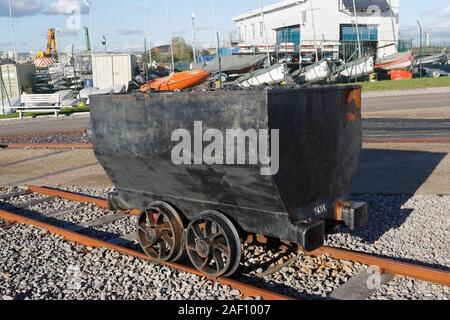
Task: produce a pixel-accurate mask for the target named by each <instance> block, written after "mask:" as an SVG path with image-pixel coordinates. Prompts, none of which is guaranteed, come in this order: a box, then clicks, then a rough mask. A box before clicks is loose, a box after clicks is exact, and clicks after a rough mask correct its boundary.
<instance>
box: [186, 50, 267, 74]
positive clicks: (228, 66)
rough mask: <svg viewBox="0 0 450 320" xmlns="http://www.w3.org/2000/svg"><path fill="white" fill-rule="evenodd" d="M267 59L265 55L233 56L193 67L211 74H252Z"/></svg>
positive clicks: (215, 59)
mask: <svg viewBox="0 0 450 320" xmlns="http://www.w3.org/2000/svg"><path fill="white" fill-rule="evenodd" d="M266 59H267V56H266V55H265V54H259V55H247V56H246V55H231V56H224V57H221V58H220V68H219V61H218V59H217V58H214V59H213V60H212V61H211V62H210V63H208V64H206V63H197V64H195V65H194V66H193V69H194V70H204V71H206V72H209V73H215V72H219V69H220V71H221V72H223V73H226V74H243V73H247V72H251V71H253V70H256V69H258V68H260V67H261V65H262V64H263V63H264V61H265V60H266Z"/></svg>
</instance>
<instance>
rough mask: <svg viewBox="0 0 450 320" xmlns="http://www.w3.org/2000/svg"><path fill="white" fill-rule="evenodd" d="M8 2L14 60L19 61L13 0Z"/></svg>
mask: <svg viewBox="0 0 450 320" xmlns="http://www.w3.org/2000/svg"><path fill="white" fill-rule="evenodd" d="M8 3H9V20H10V23H11V36H12V42H13V48H14V59H13V60H15V61H17V47H16V34H15V32H14V21H13V13H12V4H11V0H9V1H8Z"/></svg>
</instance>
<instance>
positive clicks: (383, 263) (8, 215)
mask: <svg viewBox="0 0 450 320" xmlns="http://www.w3.org/2000/svg"><path fill="white" fill-rule="evenodd" d="M27 190H28V191H30V192H32V193H38V194H42V195H47V196H52V197H58V198H60V199H65V200H68V201H74V202H81V203H92V204H95V205H97V206H98V207H100V208H104V209H105V208H107V202H106V200H104V199H101V198H96V197H91V196H86V195H80V194H76V193H72V192H68V191H62V190H57V189H52V188H47V187H38V186H32V185H30V186H28V187H27ZM129 213H130V214H138V213H139V211H137V210H136V211H132V212H129ZM0 219H4V220H6V221H9V222H16V223H21V224H27V225H32V226H36V227H39V228H42V229H45V230H47V231H49V232H51V233H53V234H57V235H60V236H62V237H64V238H65V239H66V240H68V241H73V242H76V243H78V244H80V245H84V246H89V247H95V248H105V249H109V250H114V251H117V252H119V253H122V254H126V255H130V256H133V257H136V258H139V259H143V260H148V257H147V256H146V255H145V254H144V253H142V252H140V251H136V250H133V249H130V248H126V247H123V246H120V245H117V244H113V243H110V242H107V241H103V240H99V239H96V238H93V237H90V236H86V235H82V234H80V233H77V232H74V231H69V230H66V229H64V228H60V227H56V226H53V225H50V224H47V223H44V222H42V221H39V220H36V219H32V218H29V217H24V216H22V215H18V214H15V213H12V212H9V211H5V210H0ZM308 254H309V255H313V256H320V255H329V256H330V257H332V258H335V259H339V260H348V261H353V262H359V263H361V264H365V265H370V266H372V265H375V266H378V267H380V269H381V270H382V271H384V272H386V273H391V274H395V275H399V276H405V277H409V278H414V279H417V280H423V281H427V282H432V283H436V284H441V285H446V286H450V272H448V271H445V270H439V269H434V268H429V267H424V266H420V265H416V264H412V263H406V262H400V261H397V260H395V259H392V258H387V257H377V256H373V255H369V254H364V253H359V252H355V251H350V250H345V249H338V248H332V247H323V248H320V249H318V250H316V251H314V252H311V253H308ZM163 265H166V266H168V267H171V268H173V269H176V270H179V271H181V272H187V273H191V274H195V275H197V276H201V277H204V275H203V274H201V273H200V272H199V271H197V270H196V269H195V268H192V267H189V266H184V265H180V264H176V263H164V264H163ZM210 280H214V281H216V282H218V283H220V284H222V285H228V286H230V287H233V288H235V289H237V290H239V291H240V292H241V293H242V294H243V295H245V296H252V297H254V296H260V297H262V298H263V299H265V300H289V299H290V298H288V297H286V296H283V295H280V294H277V293H273V292H270V291H267V290H264V289H260V288H256V287H253V286H250V285H248V284H245V283H241V282H239V281H237V280H234V279H227V278H219V279H210Z"/></svg>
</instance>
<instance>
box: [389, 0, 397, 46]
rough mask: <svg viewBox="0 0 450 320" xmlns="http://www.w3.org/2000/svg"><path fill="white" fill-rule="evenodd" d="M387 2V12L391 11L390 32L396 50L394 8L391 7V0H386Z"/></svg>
mask: <svg viewBox="0 0 450 320" xmlns="http://www.w3.org/2000/svg"><path fill="white" fill-rule="evenodd" d="M388 2H389V12H390V13H391V24H392V33H393V35H394V44H395V49H396V50H397V51H398V43H397V35H396V34H395V23H394V9H393V8H392V2H391V0H388Z"/></svg>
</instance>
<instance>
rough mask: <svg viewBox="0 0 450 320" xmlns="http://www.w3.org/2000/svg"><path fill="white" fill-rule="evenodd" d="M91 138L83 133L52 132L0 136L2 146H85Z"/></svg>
mask: <svg viewBox="0 0 450 320" xmlns="http://www.w3.org/2000/svg"><path fill="white" fill-rule="evenodd" d="M91 142H92V140H91V137H90V136H89V135H88V134H86V133H84V132H69V133H66V132H54V133H42V134H23V135H15V136H0V145H2V144H10V143H12V144H34V143H35V144H85V143H91Z"/></svg>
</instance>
